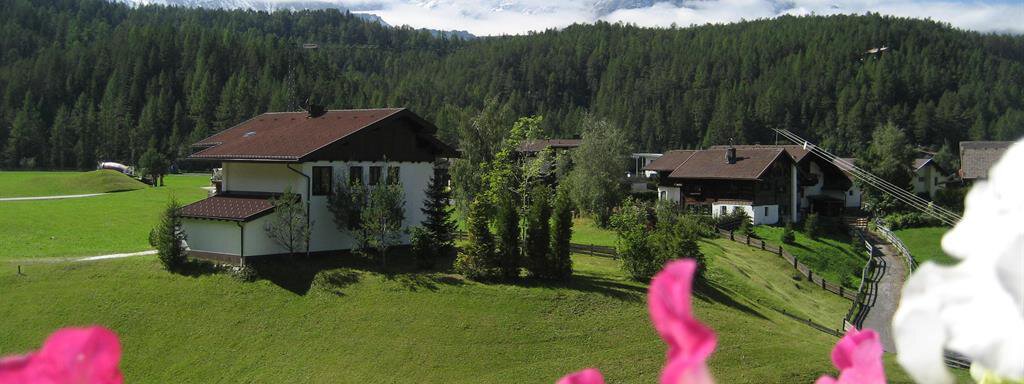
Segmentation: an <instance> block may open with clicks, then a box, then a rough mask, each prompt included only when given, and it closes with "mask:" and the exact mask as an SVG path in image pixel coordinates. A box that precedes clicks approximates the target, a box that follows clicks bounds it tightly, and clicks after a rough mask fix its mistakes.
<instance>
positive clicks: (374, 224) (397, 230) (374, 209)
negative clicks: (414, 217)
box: [356, 183, 405, 266]
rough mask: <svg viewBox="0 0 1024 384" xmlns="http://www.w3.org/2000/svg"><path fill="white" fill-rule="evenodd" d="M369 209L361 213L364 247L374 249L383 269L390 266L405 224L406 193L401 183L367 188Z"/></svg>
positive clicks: (360, 233) (359, 234) (367, 207)
mask: <svg viewBox="0 0 1024 384" xmlns="http://www.w3.org/2000/svg"><path fill="white" fill-rule="evenodd" d="M368 189H369V192H368V193H367V198H366V206H364V207H363V209H362V210H361V211H360V212H359V222H360V225H359V227H360V229H361V230H360V231H358V232H356V233H357V236H361V237H362V240H361V243H363V244H365V245H366V246H367V247H368V248H371V249H373V251H374V252H375V256H376V257H377V259H378V260H380V263H381V265H385V266H386V265H387V260H388V258H387V256H388V250H389V249H391V247H394V246H395V245H397V244H398V242H399V241H400V240H401V236H402V234H403V233H404V230H403V228H402V222H403V221H405V190H404V189H403V188H402V184H401V183H394V184H393V183H387V184H379V185H375V186H372V187H368Z"/></svg>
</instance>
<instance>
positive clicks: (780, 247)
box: [779, 245, 782, 256]
mask: <svg viewBox="0 0 1024 384" xmlns="http://www.w3.org/2000/svg"><path fill="white" fill-rule="evenodd" d="M779 256H782V246H781V245H780V246H779Z"/></svg>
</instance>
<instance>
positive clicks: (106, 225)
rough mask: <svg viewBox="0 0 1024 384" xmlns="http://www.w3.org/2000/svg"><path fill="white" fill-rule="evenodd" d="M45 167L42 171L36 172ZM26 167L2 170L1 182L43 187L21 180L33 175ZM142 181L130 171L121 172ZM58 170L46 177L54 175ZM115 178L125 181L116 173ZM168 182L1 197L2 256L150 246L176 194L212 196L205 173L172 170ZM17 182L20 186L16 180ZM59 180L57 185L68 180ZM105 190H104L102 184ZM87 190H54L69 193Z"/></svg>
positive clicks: (26, 190)
mask: <svg viewBox="0 0 1024 384" xmlns="http://www.w3.org/2000/svg"><path fill="white" fill-rule="evenodd" d="M32 173H40V172H32ZM25 174H28V173H27V172H26V173H23V172H2V173H0V180H2V182H0V185H4V187H3V188H4V190H5V191H7V192H9V193H13V194H31V195H35V194H36V193H38V192H39V190H35V189H34V187H28V186H25V185H24V184H22V183H21V181H24V180H28V179H31V177H26V176H25ZM90 174H93V172H87V173H64V172H60V173H59V175H60V176H59V177H63V178H67V179H72V180H75V179H79V178H81V177H82V175H90ZM115 175H117V176H118V178H124V179H127V180H129V181H132V182H135V183H138V182H137V181H134V180H132V179H130V178H128V177H126V176H123V175H120V174H116V173H115ZM55 177H58V176H57V175H53V176H49V175H48V176H46V177H41V179H52V178H55ZM115 180H117V182H115V184H118V185H120V184H122V183H121V180H120V179H115ZM164 181H165V183H166V186H163V187H149V186H146V185H145V184H142V183H138V184H139V185H141V186H142V187H141V188H139V189H135V190H131V191H125V192H118V193H111V194H106V195H100V196H92V197H82V198H74V199H59V200H32V201H0V260H5V259H8V260H10V259H32V258H38V257H74V256H93V255H102V254H109V253H121V252H135V251H142V250H147V249H150V248H151V247H150V246H149V242H148V239H149V230H150V229H151V228H152V227H153V226H154V225H155V224H156V222H157V220H158V218H159V217H160V214H161V210H162V207H164V206H165V205H166V204H167V201H168V200H169V199H170V198H171V197H174V198H176V199H178V200H179V201H181V202H183V203H190V202H193V201H197V200H199V199H202V198H203V197H205V196H206V190H204V189H202V188H201V187H204V186H207V185H209V177H208V176H202V175H188V176H186V175H169V176H167V177H166V178H165V179H164ZM15 184H16V185H17V187H15V186H12V185H15ZM63 184H66V183H64V182H54V183H53V185H63ZM99 190H102V188H100V189H99ZM74 192H82V191H81V190H70V189H69V190H52V191H50V192H48V193H56V194H69V193H74Z"/></svg>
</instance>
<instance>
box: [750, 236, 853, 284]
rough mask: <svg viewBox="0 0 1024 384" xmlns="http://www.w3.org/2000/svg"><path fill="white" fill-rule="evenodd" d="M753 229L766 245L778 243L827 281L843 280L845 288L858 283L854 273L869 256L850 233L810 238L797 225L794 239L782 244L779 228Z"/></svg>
mask: <svg viewBox="0 0 1024 384" xmlns="http://www.w3.org/2000/svg"><path fill="white" fill-rule="evenodd" d="M754 232H755V233H756V234H757V236H758V237H760V238H762V239H765V241H767V242H768V243H769V244H774V245H780V244H781V245H782V248H784V249H785V250H786V251H788V252H789V253H791V254H793V256H796V258H797V259H798V260H800V262H802V263H804V264H806V265H807V266H808V267H810V268H811V269H812V270H814V273H817V274H819V275H820V276H824V277H825V279H826V280H828V281H832V282H837V281H838V282H842V283H843V285H845V286H846V287H847V288H853V289H856V288H857V285H858V284H860V277H859V276H858V275H857V274H858V273H860V271H861V270H862V269H863V268H864V263H866V262H867V261H868V255H867V251H865V250H862V249H861V248H854V245H853V244H852V241H851V239H850V235H849V234H846V233H827V234H823V235H821V236H818V237H817V238H816V239H811V238H810V237H807V234H806V233H804V232H803V231H802V230H800V229H798V228H797V229H794V230H793V232H794V234H795V235H796V242H795V243H794V244H783V243H782V240H781V239H780V238H781V236H782V232H783V228H782V227H771V226H767V225H760V226H757V227H754Z"/></svg>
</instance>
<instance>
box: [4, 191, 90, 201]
mask: <svg viewBox="0 0 1024 384" xmlns="http://www.w3.org/2000/svg"><path fill="white" fill-rule="evenodd" d="M99 195H106V193H86V194H82V195H60V196H32V197H0V201H23V200H56V199H77V198H79V197H92V196H99Z"/></svg>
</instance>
